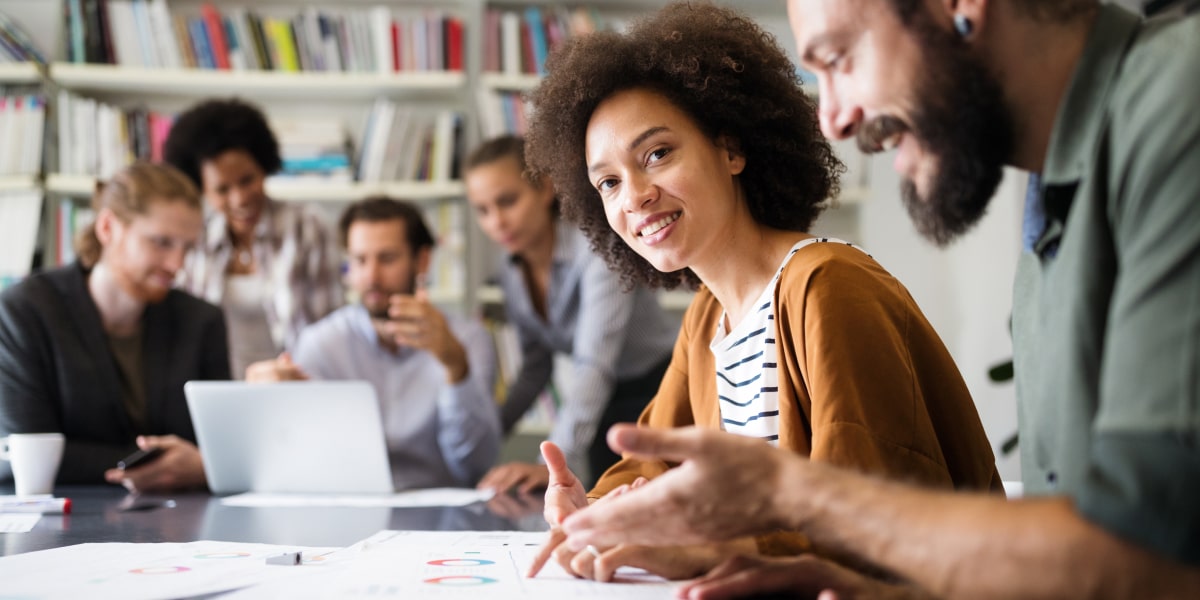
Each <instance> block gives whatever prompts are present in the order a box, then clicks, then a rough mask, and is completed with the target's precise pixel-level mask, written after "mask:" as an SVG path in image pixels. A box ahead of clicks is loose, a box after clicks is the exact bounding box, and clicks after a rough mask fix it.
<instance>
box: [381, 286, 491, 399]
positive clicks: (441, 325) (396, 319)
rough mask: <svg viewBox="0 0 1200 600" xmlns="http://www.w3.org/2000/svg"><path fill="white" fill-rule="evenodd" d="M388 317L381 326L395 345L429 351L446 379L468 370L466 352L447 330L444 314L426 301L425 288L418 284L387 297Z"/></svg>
mask: <svg viewBox="0 0 1200 600" xmlns="http://www.w3.org/2000/svg"><path fill="white" fill-rule="evenodd" d="M388 318H389V319H390V320H389V321H387V322H386V323H383V324H382V325H381V327H382V328H383V331H384V332H385V334H386V335H387V336H388V338H389V339H391V340H392V341H393V342H394V343H395V344H396V345H397V346H406V347H409V348H416V349H418V350H424V351H426V352H429V353H430V354H432V355H433V356H434V357H436V358H437V359H438V361H439V362H441V363H442V366H444V367H446V378H447V379H448V380H449V381H450V383H459V382H461V381H462V380H464V379H466V378H467V375H469V374H470V365H469V364H468V362H467V352H466V350H464V349H463V347H462V344H461V343H459V341H458V338H456V337H454V333H453V332H452V331H450V326H449V325H448V324H447V323H446V317H445V316H444V315H442V311H440V310H438V309H437V307H436V306H434V305H433V304H432V303H431V302H430V301H429V292H427V291H426V290H425V287H424V286H418V287H417V292H416V294H414V295H411V296H409V295H405V294H394V295H392V297H391V299H390V300H389V306H388Z"/></svg>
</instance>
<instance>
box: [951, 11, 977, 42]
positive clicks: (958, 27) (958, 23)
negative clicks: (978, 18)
mask: <svg viewBox="0 0 1200 600" xmlns="http://www.w3.org/2000/svg"><path fill="white" fill-rule="evenodd" d="M954 30H955V31H957V32H958V35H959V36H961V37H967V36H968V35H971V32H972V31H974V30H975V24H974V23H972V22H971V19H968V18H967V17H966V16H965V15H959V14H956V15H954Z"/></svg>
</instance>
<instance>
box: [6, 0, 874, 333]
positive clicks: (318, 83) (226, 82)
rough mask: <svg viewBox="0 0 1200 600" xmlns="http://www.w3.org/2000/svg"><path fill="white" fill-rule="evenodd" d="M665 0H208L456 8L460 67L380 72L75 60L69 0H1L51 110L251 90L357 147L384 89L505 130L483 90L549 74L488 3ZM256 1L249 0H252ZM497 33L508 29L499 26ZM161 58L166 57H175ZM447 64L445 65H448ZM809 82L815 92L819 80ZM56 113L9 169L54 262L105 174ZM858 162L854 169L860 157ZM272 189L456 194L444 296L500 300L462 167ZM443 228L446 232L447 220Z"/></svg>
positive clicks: (555, 10)
mask: <svg viewBox="0 0 1200 600" xmlns="http://www.w3.org/2000/svg"><path fill="white" fill-rule="evenodd" d="M719 1H720V0H719ZM138 2H143V3H144V4H145V5H146V6H147V7H151V6H152V5H155V4H159V3H161V4H162V5H163V6H164V7H167V8H168V10H169V15H170V16H171V18H177V17H178V18H183V19H187V18H194V17H199V16H202V15H203V8H204V5H205V3H204V2H201V1H199V0H165V1H164V0H138ZM726 2H727V3H730V4H734V5H736V6H737V7H738V8H741V9H742V10H745V11H747V12H748V13H749V14H750V15H751V16H752V17H754V18H756V19H759V20H760V21H761V22H763V23H764V25H765V26H767V29H768V30H769V31H772V32H773V33H775V34H776V35H777V36H779V37H780V39H781V41H783V42H784V46H785V48H787V49H788V51H789V52H791V51H792V49H791V48H789V47H788V45H787V43H786V41H787V40H789V39H790V38H789V37H788V35H789V34H788V33H787V24H786V13H785V11H784V8H783V7H782V6H779V5H778V3H777V2H767V1H758V0H750V1H748V2H728V0H726ZM664 4H666V0H593V1H592V2H589V3H587V4H584V5H577V4H557V3H545V2H526V1H524V0H516V1H511V2H509V1H505V0H500V1H492V0H456V1H453V2H444V1H439V0H350V1H346V2H336V3H335V2H314V1H311V0H270V1H266V2H256V3H252V4H251V3H245V2H239V1H238V0H212V1H211V5H212V6H213V7H215V8H216V9H217V10H218V11H219V12H220V13H221V14H230V15H236V16H238V17H239V18H241V17H242V16H244V15H245V13H246V12H247V10H249V11H257V12H258V13H260V14H261V15H262V17H263V18H268V17H270V18H275V19H289V18H293V17H294V18H297V19H299V18H300V17H301V16H304V15H312V14H315V13H322V14H324V13H330V14H349V13H351V12H355V11H358V12H364V13H365V12H369V11H371V10H373V9H377V8H380V7H382V8H385V9H386V10H388V11H390V13H391V14H392V15H394V18H395V19H396V20H397V21H398V22H400V21H419V20H420V19H422V18H428V15H429V14H433V13H436V14H437V15H439V17H440V18H453V19H456V20H458V22H460V23H461V26H462V37H461V44H462V45H461V56H460V57H459V58H458V60H459V61H460V63H459V64H458V65H457V67H458V68H455V69H449V68H442V69H437V70H430V69H428V66H429V65H425V67H426V68H424V69H419V68H407V69H401V70H398V71H396V70H393V71H390V72H380V71H379V70H378V69H371V68H369V67H370V65H369V64H365V63H363V64H359V65H358V67H356V69H357V70H347V69H349V67H350V65H349V64H346V65H344V66H345V67H346V69H344V70H339V71H330V70H325V71H314V70H308V71H281V70H262V69H261V65H260V68H259V69H250V68H244V66H243V68H242V70H238V69H237V68H236V65H234V66H231V67H230V69H228V70H224V69H205V68H196V67H184V68H178V67H169V68H168V67H165V66H162V65H159V66H155V67H148V66H141V65H136V64H129V63H128V62H127V63H126V64H124V65H114V64H99V63H94V62H71V59H72V57H73V54H72V53H73V52H75V50H71V49H68V46H69V45H70V43H71V42H70V39H71V34H72V32H71V31H70V27H69V26H68V25H67V20H66V17H65V15H66V14H67V9H68V8H69V7H68V0H59V1H52V2H26V1H24V0H22V2H20V3H13V4H12V6H11V8H10V7H9V5H7V4H6V3H5V2H4V1H0V10H6V9H9V10H7V12H8V13H10V14H13V13H15V14H17V15H18V17H17V19H16V20H17V21H19V22H22V23H32V24H33V27H32V30H31V33H32V36H31V37H32V38H33V39H34V41H35V42H37V43H38V45H39V46H40V47H41V49H42V50H43V51H44V53H45V54H46V55H47V56H46V57H47V58H48V59H49V60H50V62H49V63H48V64H46V65H44V66H43V65H39V64H37V63H34V62H17V63H5V64H0V84H2V85H18V84H27V85H29V86H36V87H38V88H40V89H41V90H43V91H42V93H43V94H44V95H45V96H46V97H47V98H48V100H49V101H50V104H51V107H50V108H51V110H52V111H53V110H54V104H55V94H57V92H58V91H67V92H69V93H71V94H73V95H77V96H80V97H86V98H91V99H95V100H98V101H102V102H105V103H111V104H112V105H114V106H115V107H117V108H121V109H134V108H147V109H150V110H154V111H162V112H163V113H164V114H170V113H173V112H175V111H178V110H181V109H182V108H184V107H185V106H187V105H190V104H192V103H193V102H195V101H197V100H199V99H201V98H207V97H230V96H238V97H242V98H246V99H248V100H250V101H252V102H254V103H256V104H258V105H259V106H261V107H262V108H263V109H264V111H265V112H267V114H268V117H269V118H272V119H273V118H274V117H275V116H278V115H284V116H287V117H291V116H294V115H296V114H298V113H299V112H300V111H301V110H304V109H312V110H317V111H320V112H321V113H323V114H329V115H335V116H336V117H337V118H339V119H341V120H342V121H343V122H344V123H345V124H346V126H347V136H348V138H349V139H350V141H351V143H352V145H353V146H354V147H355V148H362V147H363V146H362V144H363V142H364V139H363V138H364V137H365V134H364V129H365V127H364V126H365V121H366V119H365V117H366V115H367V113H368V112H369V111H370V109H371V104H372V102H374V101H375V100H376V99H380V98H385V99H388V100H391V101H393V102H396V103H398V104H403V105H405V106H407V105H416V106H427V107H435V108H437V109H445V110H452V111H455V112H456V113H457V114H459V115H461V117H462V122H461V137H460V138H459V144H460V145H459V147H458V149H457V150H456V152H457V153H458V154H459V156H460V157H461V154H462V153H464V152H465V151H466V150H467V149H469V148H470V147H473V146H474V145H475V144H476V143H477V142H478V141H480V140H481V139H482V138H484V137H486V136H488V135H492V134H495V133H497V131H496V130H494V129H493V130H490V131H489V130H488V129H487V128H486V126H485V123H484V121H485V120H486V119H487V117H488V115H487V114H485V113H486V112H487V109H485V108H484V107H483V106H482V104H483V103H482V98H484V97H495V96H499V95H507V96H509V97H510V100H509V102H510V105H512V104H518V103H520V102H521V98H522V95H523V94H525V93H527V92H529V91H531V90H533V89H535V88H536V86H537V85H538V83H539V82H540V79H541V78H540V75H538V74H537V71H538V70H539V67H538V65H537V64H536V63H537V57H536V56H535V57H534V58H535V60H534V64H532V65H529V64H524V63H522V64H520V66H519V68H517V69H515V71H514V70H513V69H505V68H504V67H505V66H506V65H505V63H504V62H503V57H500V56H497V57H495V58H492V57H489V53H490V52H491V51H492V50H493V49H494V45H492V44H493V42H492V41H490V40H491V37H489V36H490V35H492V34H489V33H488V31H487V27H488V26H489V24H490V23H491V22H490V21H489V16H488V15H489V13H492V12H495V13H504V12H511V13H513V14H515V15H518V16H519V17H520V20H521V22H526V23H527V22H528V21H527V19H528V13H529V9H530V8H531V7H534V8H537V9H538V10H539V11H540V14H541V16H542V18H543V19H546V18H549V17H550V16H555V15H557V16H560V17H561V18H560V19H559V24H560V25H562V26H564V27H566V26H569V25H570V19H571V18H576V17H578V15H583V14H586V15H587V16H588V17H589V18H591V19H593V21H594V22H593V23H592V24H591V25H590V26H592V27H595V28H596V29H605V28H616V29H619V28H622V27H624V24H625V23H627V22H628V21H629V20H630V19H631V18H633V17H635V16H637V15H639V14H642V13H645V12H647V11H650V10H655V9H657V8H659V7H661V6H663V5H664ZM247 6H249V7H250V8H248V9H247V8H243V7H247ZM25 13H30V14H25ZM297 22H299V21H297ZM175 32H176V33H179V32H180V30H178V29H176V30H175ZM493 33H494V34H495V35H500V32H493ZM543 34H544V36H543V37H544V38H545V44H546V45H545V52H549V51H550V50H551V49H552V47H553V44H552V42H553V41H554V40H553V39H552V37H553V36H552V35H551V34H550V33H549V32H545V31H544V32H543ZM553 35H554V36H558V39H565V37H569V35H573V33H571V32H569V31H565V30H564V31H560V32H559V33H557V34H553ZM76 50H77V49H76ZM371 50H378V48H372V49H371ZM126 56H128V54H127V55H126ZM85 58H86V57H85ZM110 58H115V57H113V56H110ZM161 62H163V63H164V64H165V62H166V61H161ZM185 62H186V61H185ZM192 64H195V63H194V62H193V63H192ZM397 64H399V63H397ZM407 66H410V67H411V66H412V65H407ZM446 66H448V65H443V67H446ZM812 89H813V93H815V86H813V87H812ZM493 116H494V115H493ZM53 120H54V119H53V117H50V116H49V115H48V118H47V123H46V125H47V130H48V131H47V133H48V136H47V138H46V146H47V148H46V149H45V157H46V160H45V161H44V169H43V170H42V172H44V173H45V175H44V176H41V177H35V176H28V177H27V176H23V175H22V176H18V177H0V191H2V190H30V189H33V190H39V191H42V192H44V193H45V194H46V195H47V202H46V203H45V204H46V209H45V212H44V214H43V226H42V228H41V229H42V238H43V239H42V240H41V241H40V242H39V247H41V248H42V249H43V263H44V264H46V265H50V264H55V262H56V261H57V256H56V253H55V252H54V250H53V249H55V248H57V247H58V244H57V242H56V241H55V238H54V236H55V235H56V234H57V233H58V232H57V231H56V230H55V226H54V224H55V223H56V216H57V215H56V211H57V210H58V207H60V206H61V201H64V200H65V201H72V202H77V203H78V202H80V201H81V200H82V199H86V198H88V197H89V196H90V194H91V191H92V189H93V187H94V182H95V177H96V174H95V173H71V172H64V171H63V169H61V168H60V165H59V164H58V160H57V154H58V153H57V141H58V140H59V138H60V137H61V136H60V135H59V134H58V132H57V131H56V129H57V127H56V123H54V122H53ZM502 130H503V129H502ZM844 156H847V155H845V154H844ZM853 156H857V153H855V152H852V151H851V153H850V154H849V155H848V158H849V157H853ZM851 170H852V171H854V169H853V168H852V169H851ZM852 174H853V173H852ZM268 193H269V194H270V195H271V197H273V198H276V199H279V200H281V201H294V202H305V203H319V204H321V205H322V206H324V207H325V208H326V209H328V210H327V211H326V212H328V213H329V214H331V215H332V214H335V213H336V211H338V210H340V208H339V205H340V204H343V203H347V202H352V201H355V200H358V199H361V198H363V197H366V196H368V195H371V194H377V193H385V194H388V195H392V196H396V197H402V198H406V199H411V200H414V201H417V202H420V203H421V204H422V205H424V206H426V207H436V206H439V205H440V206H447V205H449V206H454V205H458V206H459V209H461V210H462V211H463V214H462V215H457V216H456V217H454V218H449V219H443V221H445V222H453V223H456V224H457V226H458V227H461V230H460V231H456V232H449V234H450V235H451V236H452V237H454V238H455V239H456V240H457V241H456V242H455V245H456V247H458V248H460V249H463V250H462V251H463V252H465V253H466V256H460V257H457V260H458V261H459V262H462V263H463V264H464V265H465V266H464V269H465V281H463V282H462V283H461V284H459V285H457V287H458V288H459V292H457V293H456V294H441V296H442V297H443V298H447V297H455V298H457V299H458V302H459V303H460V306H461V307H462V308H464V309H467V310H470V309H472V308H474V307H476V306H478V305H479V304H480V303H482V302H487V301H489V300H492V299H491V298H489V297H488V291H487V289H488V288H486V287H483V286H482V285H481V284H482V282H483V281H485V280H486V279H487V276H488V274H489V273H490V272H491V271H493V269H494V261H495V256H496V253H495V252H492V250H491V248H490V245H489V244H488V242H487V241H486V239H485V238H484V237H483V236H482V234H481V233H480V232H479V231H478V230H477V228H476V227H475V226H474V224H473V223H472V222H471V219H470V215H469V214H467V211H466V207H465V203H464V202H462V199H463V196H464V193H465V191H464V186H463V184H462V182H461V181H458V180H457V179H454V178H450V179H445V178H443V179H440V180H436V181H408V180H399V181H392V180H384V181H377V182H372V183H364V182H359V181H349V182H344V181H343V182H312V181H309V180H291V181H276V180H271V181H269V182H268ZM868 195H869V182H868V181H866V179H865V177H857V176H856V177H854V178H853V180H852V179H851V177H849V176H848V177H847V178H846V179H845V180H844V181H843V194H842V196H841V197H840V198H839V199H838V201H837V203H836V205H835V206H836V208H835V209H833V210H831V211H829V212H828V214H829V215H830V216H831V217H832V216H833V214H834V213H838V214H837V215H836V218H831V219H829V220H830V221H835V222H837V224H838V226H837V227H836V229H838V231H822V232H821V233H823V234H829V235H839V236H840V237H847V238H850V239H853V238H855V237H856V235H855V234H854V233H844V232H843V230H844V229H853V228H855V227H856V221H857V217H856V216H855V213H857V212H858V211H857V208H858V207H859V206H860V205H861V202H862V201H863V200H864V199H865V198H866V197H867V196H868ZM824 221H825V219H823V222H824ZM440 233H442V234H443V235H445V234H446V233H447V232H440ZM443 250H445V248H444V247H443ZM673 294H676V295H673ZM663 296H664V298H663V302H664V305H665V306H668V307H671V308H679V307H682V306H683V305H685V304H686V301H687V298H690V296H689V295H686V294H685V295H677V293H669V294H664V295H663Z"/></svg>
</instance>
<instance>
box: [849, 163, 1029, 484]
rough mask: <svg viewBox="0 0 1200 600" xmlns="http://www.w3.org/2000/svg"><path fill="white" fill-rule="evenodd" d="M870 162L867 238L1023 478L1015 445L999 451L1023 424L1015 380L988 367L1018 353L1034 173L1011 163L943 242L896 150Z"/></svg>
mask: <svg viewBox="0 0 1200 600" xmlns="http://www.w3.org/2000/svg"><path fill="white" fill-rule="evenodd" d="M869 162H870V177H871V193H870V198H869V200H868V201H867V202H866V203H864V204H863V205H862V206H861V207H859V208H858V211H859V234H860V236H861V238H860V239H861V243H862V244H863V245H864V247H865V248H866V249H867V251H868V252H870V253H871V254H872V255H873V256H874V257H875V259H876V260H878V261H879V262H880V264H882V265H883V266H884V267H886V268H887V269H888V270H890V271H891V272H892V274H893V275H895V276H896V277H897V278H898V279H899V280H900V281H901V282H903V283H904V284H905V285H906V286H907V287H908V289H909V291H910V292H911V293H912V296H913V298H915V299H916V301H917V303H918V304H919V305H920V306H921V309H922V310H923V311H924V312H925V315H926V317H928V319H929V321H930V322H931V323H932V324H933V326H934V328H935V329H936V330H937V332H938V334H939V335H941V337H942V340H943V341H945V343H946V346H947V348H949V350H950V353H951V354H952V355H953V356H954V360H955V362H957V363H958V368H959V370H960V371H961V372H962V375H963V378H964V379H965V380H966V382H967V386H968V388H970V390H971V394H972V396H973V397H974V399H975V404H976V406H977V407H978V409H979V414H980V417H981V418H982V420H983V424H984V428H985V429H986V430H987V434H988V438H989V439H990V440H991V442H992V449H993V451H995V452H996V455H997V464H998V466H999V468H1000V475H1001V476H1002V477H1003V478H1004V479H1020V465H1019V464H1018V459H1017V456H1016V453H1014V454H1013V455H1012V456H1010V457H1008V458H1003V459H1002V458H1001V457H1000V444H1002V443H1003V442H1004V440H1005V439H1007V438H1008V437H1009V436H1010V435H1011V434H1012V433H1014V432H1015V431H1016V428H1017V416H1016V397H1015V394H1014V391H1013V386H1012V384H1011V383H1006V384H995V383H992V382H991V381H990V380H989V379H988V377H987V372H988V369H990V368H991V367H992V366H993V365H995V364H996V363H999V362H1002V361H1005V360H1007V359H1008V358H1009V357H1010V356H1011V355H1012V342H1011V339H1010V337H1009V333H1008V319H1009V314H1010V312H1011V310H1012V281H1013V276H1014V274H1015V272H1016V263H1017V256H1018V253H1019V252H1020V233H1021V213H1022V210H1023V203H1024V195H1025V185H1026V181H1027V177H1026V176H1025V174H1024V173H1021V172H1019V171H1012V170H1010V171H1007V172H1006V173H1005V178H1004V182H1003V183H1002V185H1001V188H1000V190H999V191H998V192H997V196H996V198H994V199H993V200H992V204H991V207H990V208H989V212H988V214H987V216H986V217H984V219H983V221H982V222H981V223H980V224H979V225H978V226H977V227H976V228H975V229H974V230H972V231H971V232H970V233H968V234H967V235H966V236H965V237H964V238H962V239H961V240H959V241H958V242H956V243H955V244H954V245H952V246H951V247H949V248H948V249H945V250H939V249H937V248H936V247H934V246H933V245H932V244H931V243H929V242H926V241H925V240H924V239H923V238H921V237H920V236H918V235H917V233H916V230H915V229H914V228H913V226H912V223H911V222H910V221H909V219H908V214H907V212H905V210H904V207H903V205H902V204H901V201H900V193H899V178H898V176H897V175H896V174H895V172H894V171H893V170H892V165H891V163H892V155H891V154H886V155H882V156H878V157H875V158H874V159H872V160H871V161H869Z"/></svg>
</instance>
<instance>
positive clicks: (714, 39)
mask: <svg viewBox="0 0 1200 600" xmlns="http://www.w3.org/2000/svg"><path fill="white" fill-rule="evenodd" d="M546 68H547V71H548V72H549V75H547V77H546V78H545V79H544V80H543V81H542V83H541V85H540V86H539V87H538V88H537V90H535V91H534V93H533V95H532V101H533V104H534V114H533V118H532V120H531V122H530V125H529V132H528V135H527V138H526V139H527V142H528V146H527V148H526V152H527V154H526V158H527V160H528V162H529V165H530V169H531V170H532V171H533V172H534V173H535V174H539V175H540V174H545V175H549V176H550V178H551V180H552V181H554V183H555V186H556V187H557V189H558V192H559V198H560V200H561V202H562V204H563V214H564V216H565V217H566V218H567V219H568V220H570V221H573V222H575V223H577V224H578V225H579V226H580V228H581V229H582V230H583V231H584V233H585V234H586V235H587V236H588V238H589V239H590V240H591V244H592V249H593V250H594V251H595V252H597V253H599V254H600V255H602V256H604V258H605V260H606V261H607V262H608V265H609V267H610V268H612V269H613V270H614V271H616V272H618V273H620V274H621V277H622V279H623V281H624V282H625V284H626V285H632V284H638V283H643V284H647V285H650V286H654V287H662V288H666V289H671V288H674V287H676V286H678V285H680V284H685V285H687V286H689V287H693V288H694V287H696V286H697V285H698V284H699V283H700V280H699V278H697V277H696V275H695V273H693V272H692V271H691V270H690V269H685V270H683V271H682V272H675V273H663V272H660V271H658V270H657V269H655V268H654V267H653V266H652V265H651V264H650V263H649V262H648V261H646V260H645V259H644V258H642V257H641V256H640V255H638V254H637V252H635V251H634V250H633V249H632V248H630V247H629V246H627V245H626V244H625V243H624V242H623V241H622V240H621V238H620V236H619V235H618V234H617V233H616V232H614V231H613V230H612V229H611V228H610V227H609V225H608V220H607V218H606V217H605V214H604V206H603V204H602V202H601V200H600V196H599V194H598V193H597V191H596V189H595V188H594V187H592V184H591V182H590V181H589V179H588V175H587V165H586V160H585V156H584V154H585V145H586V144H585V139H586V134H587V125H588V121H589V120H590V119H591V116H592V113H593V112H594V111H595V109H596V107H597V106H598V105H599V104H600V103H601V102H602V101H604V100H605V99H606V98H608V97H609V96H611V95H613V94H614V93H616V92H619V91H623V90H628V89H633V88H639V89H648V90H651V91H653V92H655V93H658V94H661V95H662V96H663V97H665V98H666V99H667V100H668V101H670V102H671V103H672V104H674V105H675V106H676V107H678V108H679V109H680V110H682V111H683V112H684V113H686V114H687V115H688V116H690V117H691V118H692V119H693V120H694V121H695V123H696V124H697V126H698V128H699V129H700V130H701V131H703V132H704V133H705V135H707V136H709V137H710V138H711V139H712V140H714V141H715V140H717V139H718V138H719V137H720V136H722V135H724V136H728V137H729V138H730V139H731V140H733V142H734V144H735V146H736V148H738V149H739V150H740V151H741V153H742V154H743V155H744V156H745V159H746V167H745V169H744V170H743V172H742V173H741V175H739V176H738V182H739V184H740V185H741V187H742V191H743V194H744V196H745V198H746V202H747V204H748V208H749V210H750V214H751V215H752V216H753V218H754V219H755V221H756V222H758V223H760V224H762V225H764V226H767V227H772V228H776V229H782V230H787V231H807V230H808V229H809V227H811V226H812V223H813V221H814V220H815V219H816V218H817V216H818V215H819V214H820V213H821V211H822V210H824V209H825V207H826V206H827V204H828V202H827V201H828V199H829V198H831V197H834V196H836V194H837V192H838V177H839V175H840V174H841V173H842V172H843V171H844V167H843V166H842V164H841V163H840V162H839V161H838V160H837V158H836V157H835V156H834V154H833V151H832V150H831V149H830V147H829V143H828V142H827V141H826V140H825V138H824V136H823V135H822V134H821V132H820V128H819V125H818V121H817V111H816V104H815V102H814V101H813V100H812V99H810V98H809V97H808V96H807V95H805V93H804V91H803V90H802V89H801V88H800V80H799V78H798V77H797V75H796V68H795V66H794V65H793V64H792V63H791V61H790V60H789V59H788V58H787V55H786V54H784V52H783V50H782V49H781V48H780V47H779V44H778V43H777V42H776V41H775V38H774V36H772V35H771V34H769V33H767V32H765V31H763V29H762V28H761V27H759V26H758V25H757V24H756V23H754V22H753V21H752V20H750V19H749V18H748V17H746V16H744V15H742V14H741V13H738V12H736V11H734V10H731V9H726V8H719V7H716V6H712V5H708V4H686V3H677V4H671V5H669V6H667V7H665V8H663V9H662V10H661V11H659V12H658V13H656V14H654V15H651V16H649V17H648V18H645V19H643V20H641V21H639V22H637V23H635V24H634V25H633V26H632V27H631V28H630V29H629V30H628V31H627V32H626V33H624V34H619V33H612V32H601V33H593V34H589V35H586V36H581V37H577V38H574V39H572V40H571V41H569V42H568V43H567V44H565V45H564V46H563V47H562V48H560V49H559V50H558V51H556V52H555V53H554V54H553V55H551V56H550V59H549V61H548V62H547V64H546Z"/></svg>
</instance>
